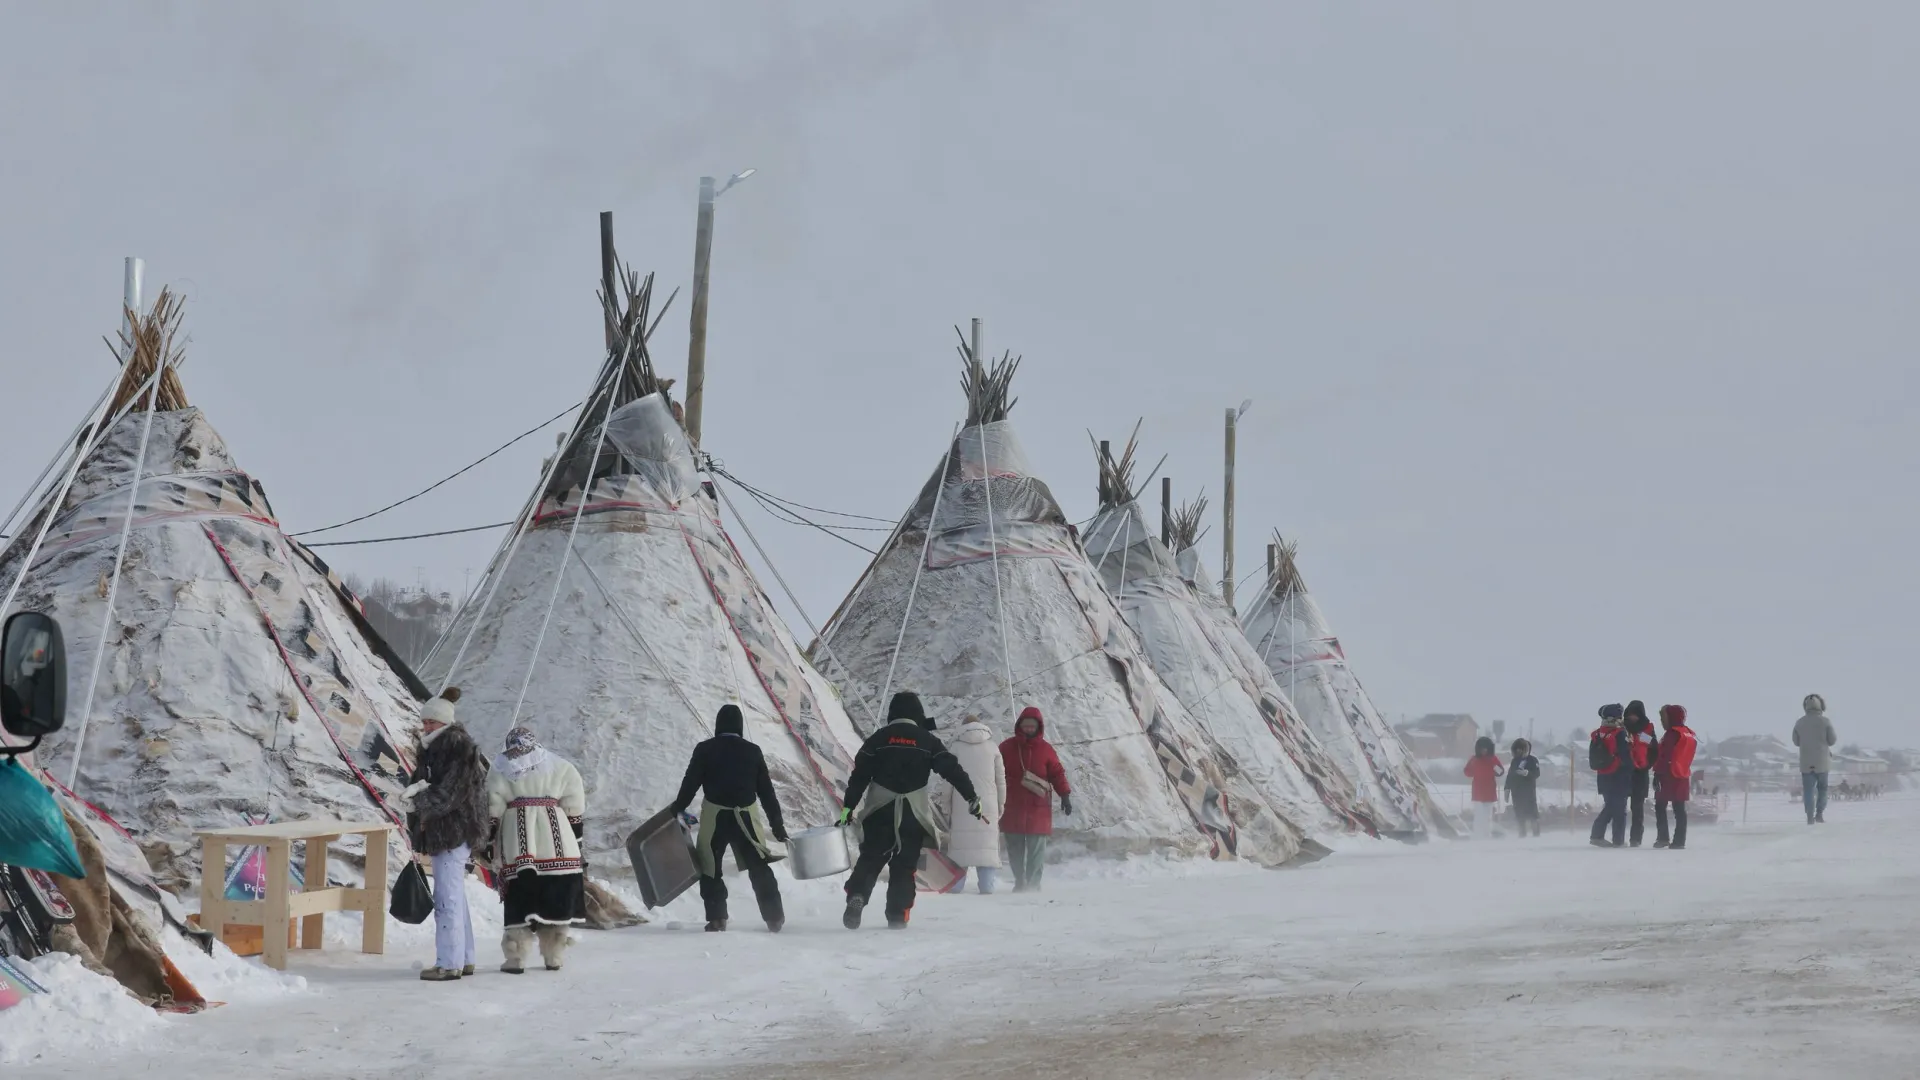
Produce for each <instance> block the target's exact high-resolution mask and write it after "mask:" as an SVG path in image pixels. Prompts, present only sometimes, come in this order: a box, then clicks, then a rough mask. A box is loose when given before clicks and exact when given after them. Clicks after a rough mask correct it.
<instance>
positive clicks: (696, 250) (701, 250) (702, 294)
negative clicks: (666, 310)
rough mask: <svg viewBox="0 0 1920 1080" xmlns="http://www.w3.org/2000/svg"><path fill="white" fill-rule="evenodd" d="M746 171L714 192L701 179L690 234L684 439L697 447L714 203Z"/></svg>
mask: <svg viewBox="0 0 1920 1080" xmlns="http://www.w3.org/2000/svg"><path fill="white" fill-rule="evenodd" d="M754 172H755V170H753V169H746V170H743V171H741V172H737V173H734V174H733V175H732V176H730V177H728V178H727V182H726V184H725V185H723V186H721V187H720V188H719V189H718V190H715V188H714V183H713V177H711V176H703V177H701V178H700V216H699V218H698V219H697V221H696V224H695V226H694V231H693V314H692V315H691V316H690V318H689V325H688V328H687V393H686V416H687V438H688V439H689V440H690V441H691V442H692V443H693V445H695V446H699V445H700V410H701V406H702V405H704V404H705V403H706V396H707V395H706V390H707V277H708V271H709V270H710V269H711V268H712V265H713V204H714V201H715V200H717V199H718V198H720V196H722V195H724V194H726V193H727V192H728V191H729V190H730V189H732V187H733V186H734V185H735V184H738V183H739V182H740V181H742V180H745V179H746V178H747V177H749V176H752V175H753V174H754Z"/></svg>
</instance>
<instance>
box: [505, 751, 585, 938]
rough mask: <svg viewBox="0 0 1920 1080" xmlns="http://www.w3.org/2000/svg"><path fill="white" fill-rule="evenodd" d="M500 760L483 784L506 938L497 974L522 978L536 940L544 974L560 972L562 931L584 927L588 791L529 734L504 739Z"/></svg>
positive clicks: (569, 767)
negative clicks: (583, 842)
mask: <svg viewBox="0 0 1920 1080" xmlns="http://www.w3.org/2000/svg"><path fill="white" fill-rule="evenodd" d="M506 747H507V748H506V752H505V753H503V754H501V755H500V756H499V757H497V758H495V759H494V760H493V776H492V778H491V779H490V780H489V781H488V784H487V802H488V811H489V813H491V814H492V816H493V836H494V842H493V863H494V866H495V868H496V869H497V870H498V872H499V875H500V896H501V899H502V900H503V901H505V903H506V908H507V910H506V928H507V932H506V936H505V937H504V938H502V940H501V942H500V950H501V951H502V952H504V953H505V954H506V957H507V960H506V963H504V964H501V965H500V970H501V971H504V972H506V973H507V974H509V975H518V974H520V973H521V972H522V971H525V970H526V960H527V957H528V954H529V953H531V952H532V947H533V943H534V940H535V939H536V938H538V940H539V943H540V958H541V959H542V960H544V961H546V965H547V970H548V971H559V970H560V965H561V964H562V963H563V962H565V960H566V954H567V928H568V927H571V926H577V925H580V924H583V923H585V922H586V917H587V863H586V859H585V858H584V857H583V856H582V853H581V850H580V837H581V836H582V835H583V834H584V833H585V831H586V823H585V816H586V812H587V789H586V785H585V784H583V783H581V781H580V770H578V769H576V768H574V767H573V763H572V762H570V761H567V760H566V759H564V758H561V757H558V756H556V755H554V754H552V753H549V752H548V751H547V750H546V748H544V747H542V746H541V745H540V743H539V740H537V739H536V738H534V735H533V732H532V731H531V730H530V729H528V728H526V727H516V728H514V729H513V730H512V731H509V732H507V740H506Z"/></svg>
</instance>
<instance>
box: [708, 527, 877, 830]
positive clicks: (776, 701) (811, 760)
mask: <svg viewBox="0 0 1920 1080" xmlns="http://www.w3.org/2000/svg"><path fill="white" fill-rule="evenodd" d="M675 524H676V525H679V522H678V521H677V520H676V521H675ZM720 535H722V536H726V530H724V529H722V530H721V532H720ZM680 539H682V540H684V541H686V545H687V554H689V555H691V556H693V565H695V566H697V567H699V568H700V577H701V579H702V580H704V581H705V582H706V583H707V591H708V592H710V593H712V594H713V602H714V603H715V604H716V605H718V606H719V608H720V613H721V614H722V615H725V616H726V617H727V629H728V630H731V631H733V639H734V640H735V641H738V642H739V643H740V651H741V652H743V653H745V654H746V656H747V666H748V667H750V668H752V669H753V677H754V678H755V679H756V680H758V681H759V683H760V689H761V691H762V692H763V693H765V694H766V695H767V700H768V701H769V702H772V703H773V711H774V714H775V715H776V716H778V717H780V722H781V723H782V724H784V725H786V728H787V734H788V735H791V736H792V737H793V741H794V743H795V744H796V745H797V746H799V747H800V754H801V756H802V757H804V758H806V759H807V767H808V768H810V769H812V770H813V775H814V776H816V777H818V778H819V780H820V786H821V787H823V788H826V789H827V797H828V798H829V799H832V800H833V803H834V805H835V806H838V805H840V794H841V793H840V792H838V791H835V790H834V787H833V781H831V780H829V779H827V772H826V770H825V769H822V768H821V767H820V762H819V760H818V759H816V758H815V757H814V756H813V750H812V749H811V748H810V747H808V746H807V740H806V739H804V738H802V737H801V735H800V731H799V729H798V728H795V727H794V726H793V720H792V719H791V718H789V717H788V716H787V709H786V706H785V705H783V704H782V703H781V701H780V698H779V696H778V695H776V694H775V693H774V692H773V684H772V683H770V682H768V681H767V677H766V675H765V674H764V673H762V672H761V670H760V665H759V664H758V663H756V662H754V659H753V650H752V649H750V648H748V647H747V639H746V637H745V636H743V635H742V634H741V633H740V627H739V625H738V624H737V623H735V622H734V619H733V612H731V611H729V610H727V601H726V598H725V597H723V596H722V595H720V587H719V586H718V585H715V584H714V583H713V575H711V574H709V573H707V564H706V563H703V562H701V561H700V552H699V550H698V549H697V548H695V547H694V546H693V537H692V536H689V535H688V534H687V530H686V527H685V526H680ZM727 547H728V548H732V547H733V540H732V539H731V538H729V539H728V540H727ZM734 556H735V557H736V558H738V557H739V552H738V550H735V551H734ZM745 565H746V564H745V563H744V562H743V563H742V564H741V567H742V569H743V570H744V569H745ZM802 677H804V673H803V676H802ZM824 724H825V721H824V720H822V725H823V726H824Z"/></svg>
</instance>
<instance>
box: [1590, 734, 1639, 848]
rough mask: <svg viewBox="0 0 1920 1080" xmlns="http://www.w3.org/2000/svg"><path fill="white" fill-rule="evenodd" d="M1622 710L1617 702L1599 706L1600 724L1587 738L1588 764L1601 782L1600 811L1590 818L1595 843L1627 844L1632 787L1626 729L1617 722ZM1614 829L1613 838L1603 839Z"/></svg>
mask: <svg viewBox="0 0 1920 1080" xmlns="http://www.w3.org/2000/svg"><path fill="white" fill-rule="evenodd" d="M1623 715H1624V710H1622V709H1621V708H1620V706H1618V705H1603V706H1601V708H1600V726H1599V727H1598V728H1595V729H1594V732H1593V735H1592V737H1591V738H1589V739H1588V740H1587V764H1588V765H1590V766H1592V768H1593V772H1594V776H1595V778H1596V779H1597V780H1598V781H1599V786H1600V802H1601V806H1600V813H1599V815H1598V816H1597V817H1595V818H1594V819H1593V836H1592V837H1591V838H1590V842H1591V843H1592V844H1593V846H1594V847H1616V848H1617V847H1626V846H1627V841H1626V834H1627V797H1628V795H1629V794H1631V793H1632V791H1633V765H1632V750H1631V749H1630V748H1629V747H1628V745H1627V733H1626V730H1625V729H1624V728H1622V727H1621V726H1620V724H1621V718H1622V716H1623ZM1609 827H1611V828H1612V830H1613V842H1612V843H1608V842H1607V839H1606V834H1607V829H1608V828H1609Z"/></svg>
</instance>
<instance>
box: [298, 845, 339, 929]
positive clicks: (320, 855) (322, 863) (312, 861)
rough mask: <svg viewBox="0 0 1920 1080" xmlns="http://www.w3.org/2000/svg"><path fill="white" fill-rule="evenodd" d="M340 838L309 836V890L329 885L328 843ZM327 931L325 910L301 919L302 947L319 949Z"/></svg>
mask: <svg viewBox="0 0 1920 1080" xmlns="http://www.w3.org/2000/svg"><path fill="white" fill-rule="evenodd" d="M338 839H340V838H339V837H337V836H309V837H307V874H306V877H307V884H306V891H307V892H315V891H317V890H320V889H324V888H326V887H327V845H328V844H331V843H333V842H334V841H335V840H338ZM326 933H327V916H326V913H325V912H316V913H315V914H312V915H309V916H307V917H306V918H304V919H301V920H300V947H301V948H303V949H318V948H320V943H321V941H322V940H323V939H324V938H325V937H326Z"/></svg>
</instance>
